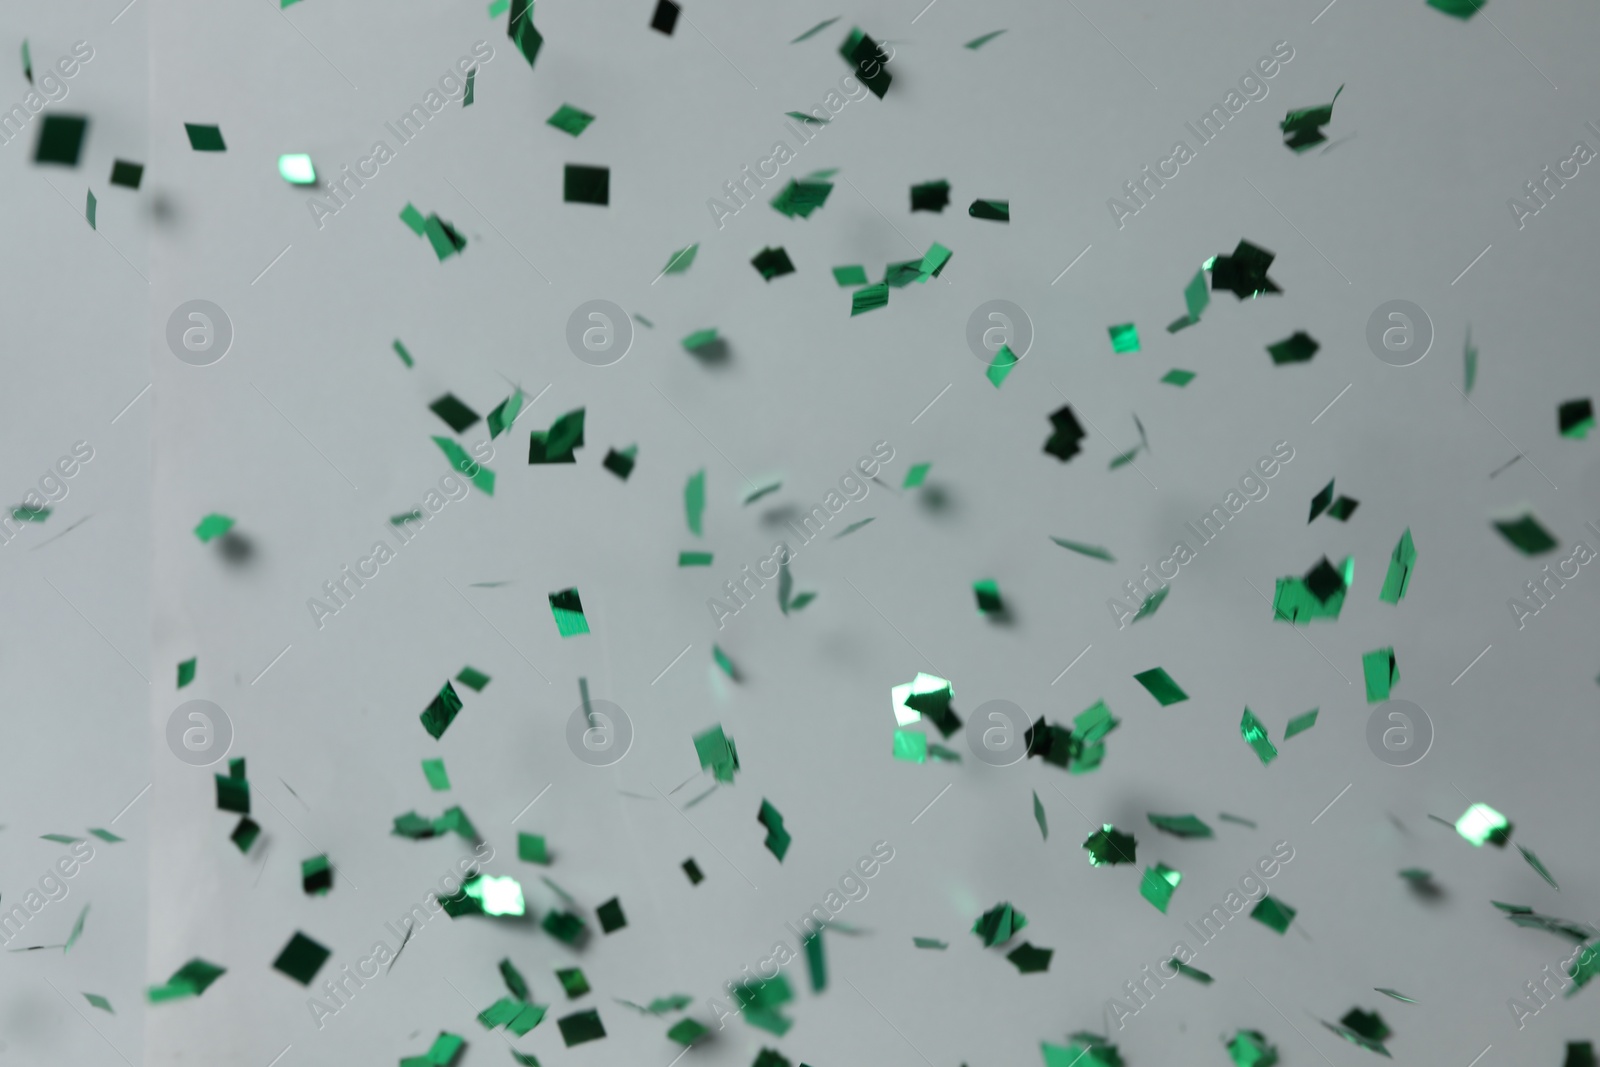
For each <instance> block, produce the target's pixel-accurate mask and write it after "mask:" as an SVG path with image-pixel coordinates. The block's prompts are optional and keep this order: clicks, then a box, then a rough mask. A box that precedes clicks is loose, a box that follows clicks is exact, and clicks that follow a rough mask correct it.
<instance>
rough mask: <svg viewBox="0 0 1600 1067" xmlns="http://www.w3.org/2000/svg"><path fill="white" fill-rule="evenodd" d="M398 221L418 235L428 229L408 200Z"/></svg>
mask: <svg viewBox="0 0 1600 1067" xmlns="http://www.w3.org/2000/svg"><path fill="white" fill-rule="evenodd" d="M400 221H401V222H403V223H405V224H406V225H407V226H408V227H410V229H411V232H412V233H414V234H416V235H417V236H418V237H421V236H422V235H423V234H424V233H425V232H426V231H427V229H428V220H427V219H425V218H423V217H422V212H420V211H418V210H417V209H416V208H415V207H413V206H412V205H411V202H410V201H407V202H406V206H405V207H403V208H401V209H400ZM407 366H409V364H407Z"/></svg>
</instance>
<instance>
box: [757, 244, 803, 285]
mask: <svg viewBox="0 0 1600 1067" xmlns="http://www.w3.org/2000/svg"><path fill="white" fill-rule="evenodd" d="M750 265H751V266H752V267H754V268H755V269H756V272H757V273H758V274H760V275H761V277H762V280H764V281H769V282H770V281H771V280H772V279H774V278H781V277H783V276H784V275H785V274H793V273H794V264H793V263H792V262H790V260H789V253H787V252H785V251H784V250H783V249H782V248H763V249H762V250H761V251H760V252H758V253H756V256H755V258H754V259H752V260H751V261H750Z"/></svg>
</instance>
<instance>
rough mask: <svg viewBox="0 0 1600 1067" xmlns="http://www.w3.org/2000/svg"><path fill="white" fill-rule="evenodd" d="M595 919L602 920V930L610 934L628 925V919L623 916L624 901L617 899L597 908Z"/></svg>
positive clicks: (612, 899) (613, 898)
mask: <svg viewBox="0 0 1600 1067" xmlns="http://www.w3.org/2000/svg"><path fill="white" fill-rule="evenodd" d="M595 917H596V918H598V919H599V920H600V929H601V930H602V931H603V932H605V933H608V934H609V933H612V932H613V931H616V930H621V929H622V928H623V927H624V926H627V925H628V917H627V916H626V915H623V914H622V901H621V900H619V899H618V898H616V897H612V898H611V899H610V900H608V901H606V902H605V903H604V904H602V905H600V906H599V907H598V908H596V909H595Z"/></svg>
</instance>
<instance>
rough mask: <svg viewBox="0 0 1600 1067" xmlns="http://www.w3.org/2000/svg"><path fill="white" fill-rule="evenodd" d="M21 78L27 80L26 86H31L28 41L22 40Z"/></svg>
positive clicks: (31, 57) (31, 65) (31, 70)
mask: <svg viewBox="0 0 1600 1067" xmlns="http://www.w3.org/2000/svg"><path fill="white" fill-rule="evenodd" d="M22 76H23V77H24V78H27V79H28V84H29V85H32V84H33V56H32V55H31V54H29V52H28V39H27V38H26V37H24V38H23V39H22Z"/></svg>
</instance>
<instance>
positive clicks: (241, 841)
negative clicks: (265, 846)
mask: <svg viewBox="0 0 1600 1067" xmlns="http://www.w3.org/2000/svg"><path fill="white" fill-rule="evenodd" d="M260 836H261V825H260V824H259V823H257V822H256V821H255V820H254V819H252V818H250V817H249V816H245V817H244V818H242V819H240V820H239V825H238V826H235V827H234V828H233V833H232V834H230V835H228V839H229V840H230V841H232V842H233V843H234V846H235V847H236V848H238V850H239V851H240V852H249V851H250V846H251V845H253V844H255V843H256V838H258V837H260Z"/></svg>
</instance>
